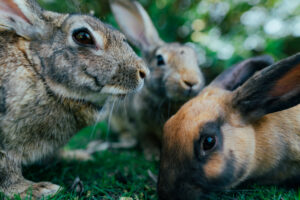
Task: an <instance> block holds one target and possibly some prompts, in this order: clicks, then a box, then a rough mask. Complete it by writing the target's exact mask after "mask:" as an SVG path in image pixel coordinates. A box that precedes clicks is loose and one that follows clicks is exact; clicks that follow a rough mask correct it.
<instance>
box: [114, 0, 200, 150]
mask: <svg viewBox="0 0 300 200" xmlns="http://www.w3.org/2000/svg"><path fill="white" fill-rule="evenodd" d="M110 5H111V9H112V12H113V14H114V16H115V18H116V20H117V22H118V24H119V26H120V28H121V30H122V32H124V34H125V35H126V36H127V38H128V39H129V41H130V42H131V43H132V44H133V45H135V46H136V47H138V48H139V49H140V50H141V52H142V57H143V59H144V60H145V61H146V63H147V64H148V67H149V68H150V72H151V75H150V76H149V77H147V78H146V80H145V87H144V88H143V89H142V91H141V92H140V93H137V94H135V95H132V96H128V98H127V99H125V108H124V106H123V105H122V103H121V105H120V108H121V110H120V109H119V110H117V111H116V112H115V113H114V115H113V117H112V120H111V122H112V127H113V129H114V130H115V131H117V132H122V133H123V134H124V133H127V134H130V135H134V136H135V137H138V138H139V142H140V143H141V145H142V147H143V148H145V149H144V150H146V151H147V152H149V153H151V152H152V151H153V150H154V149H153V148H155V147H156V148H155V149H156V150H158V148H157V147H159V146H160V138H161V135H162V128H163V124H164V123H165V121H166V120H167V119H168V118H169V117H170V116H171V115H173V114H174V113H175V112H176V111H177V110H178V109H179V108H180V106H181V105H182V104H183V103H184V102H186V101H187V100H188V99H190V98H192V97H194V96H195V95H196V94H198V93H199V91H200V90H201V89H202V87H203V86H204V78H203V75H202V72H201V70H200V69H199V66H198V60H197V54H196V52H195V50H194V49H193V48H191V47H189V46H187V45H184V44H179V43H166V42H164V41H162V40H161V39H160V37H159V35H158V33H157V30H156V29H155V27H154V25H153V23H152V21H151V19H150V17H149V15H148V14H147V12H146V11H145V10H144V8H143V7H142V6H141V5H140V4H139V3H138V2H137V1H129V0H111V1H110Z"/></svg>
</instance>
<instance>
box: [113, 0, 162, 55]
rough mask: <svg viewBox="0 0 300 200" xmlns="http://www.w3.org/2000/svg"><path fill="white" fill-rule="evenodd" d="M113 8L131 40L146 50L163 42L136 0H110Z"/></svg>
mask: <svg viewBox="0 0 300 200" xmlns="http://www.w3.org/2000/svg"><path fill="white" fill-rule="evenodd" d="M110 6H111V10H112V12H113V14H114V16H115V18H116V21H117V22H118V24H119V26H120V28H121V30H122V32H124V34H125V35H126V36H127V38H128V39H129V41H130V42H131V43H132V44H133V45H135V46H137V47H138V48H140V49H141V50H142V51H144V52H149V51H152V50H154V49H155V48H156V47H157V46H160V45H161V44H163V41H162V40H161V39H160V37H159V35H158V33H157V31H156V29H155V27H154V25H153V23H152V21H151V19H150V17H149V15H148V14H147V12H146V11H145V9H144V8H143V7H142V5H141V4H139V3H138V2H136V1H130V0H110Z"/></svg>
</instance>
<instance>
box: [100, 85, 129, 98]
mask: <svg viewBox="0 0 300 200" xmlns="http://www.w3.org/2000/svg"><path fill="white" fill-rule="evenodd" d="M101 93H102V94H108V95H113V96H116V97H123V96H124V97H125V96H126V95H127V94H128V93H129V91H128V90H126V89H124V88H120V87H116V86H109V85H107V86H104V87H103V88H102V90H101Z"/></svg>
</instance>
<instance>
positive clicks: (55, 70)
mask: <svg viewBox="0 0 300 200" xmlns="http://www.w3.org/2000/svg"><path fill="white" fill-rule="evenodd" d="M0 66H1V67H0V138H1V140H0V192H2V193H4V194H5V195H7V196H9V197H12V196H13V195H14V194H20V196H21V197H22V198H24V197H25V196H26V193H27V192H28V191H30V193H32V197H33V198H32V199H39V198H42V197H45V196H47V195H52V194H54V193H56V192H57V191H58V190H59V188H60V186H58V185H55V184H52V183H49V182H38V183H34V182H32V181H29V180H26V179H25V178H24V177H23V176H22V166H23V165H27V164H30V163H32V162H35V161H37V160H39V159H42V158H45V157H46V156H48V155H51V154H52V153H55V151H56V150H57V149H59V147H61V146H62V145H64V144H65V143H66V142H67V141H68V140H69V139H70V137H72V136H73V135H74V133H76V132H77V131H79V130H80V129H81V128H83V127H85V126H86V125H89V124H92V123H94V122H95V121H96V119H102V118H104V117H105V116H106V113H107V107H109V106H108V105H107V102H110V99H112V98H113V99H119V98H124V96H125V95H127V94H129V93H133V92H137V91H139V90H140V89H141V88H142V87H143V84H144V79H145V78H146V77H147V76H148V74H149V70H148V68H147V66H146V65H145V63H144V62H143V60H142V59H141V58H139V57H138V56H137V55H136V54H135V53H134V51H133V50H132V48H131V47H130V46H129V44H128V43H127V42H126V38H125V36H124V35H123V34H122V33H120V32H119V31H117V30H115V29H113V28H112V27H110V26H109V25H106V24H104V23H103V22H101V21H100V20H98V19H96V18H94V17H92V16H88V15H81V14H59V13H55V12H50V11H46V10H43V9H42V8H41V7H40V6H39V5H38V4H37V2H35V1H34V0H0Z"/></svg>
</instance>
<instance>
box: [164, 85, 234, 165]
mask: <svg viewBox="0 0 300 200" xmlns="http://www.w3.org/2000/svg"><path fill="white" fill-rule="evenodd" d="M227 96H228V93H227V92H226V91H220V92H218V91H216V90H214V89H212V88H206V89H205V91H203V92H202V93H201V94H200V95H199V96H198V97H196V98H194V99H192V100H190V101H189V102H187V103H186V104H185V105H184V106H183V107H182V108H181V109H180V110H179V111H178V112H177V113H176V114H175V115H174V116H173V117H172V118H171V119H170V120H169V121H168V122H167V123H166V125H165V128H164V139H163V143H164V146H165V147H166V148H168V149H170V151H172V150H171V149H173V148H175V149H177V148H178V149H182V150H183V151H182V152H180V154H178V155H179V157H181V158H179V160H181V159H185V157H188V158H190V159H192V158H193V155H194V141H196V140H198V138H199V132H200V130H201V128H202V127H203V126H204V125H205V124H207V123H210V122H213V121H218V119H220V118H223V117H224V116H223V115H224V113H225V110H226V108H225V107H226V105H225V104H226V103H225V102H226V100H227V99H228V97H227Z"/></svg>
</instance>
